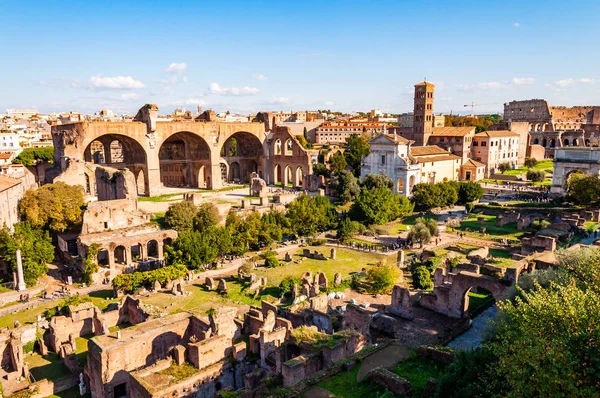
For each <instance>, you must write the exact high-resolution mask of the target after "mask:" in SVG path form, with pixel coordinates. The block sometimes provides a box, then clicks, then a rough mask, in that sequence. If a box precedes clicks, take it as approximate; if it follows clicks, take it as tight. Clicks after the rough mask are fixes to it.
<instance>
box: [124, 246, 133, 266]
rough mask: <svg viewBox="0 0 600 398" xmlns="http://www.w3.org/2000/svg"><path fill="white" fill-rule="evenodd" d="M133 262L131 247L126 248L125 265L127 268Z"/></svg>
mask: <svg viewBox="0 0 600 398" xmlns="http://www.w3.org/2000/svg"><path fill="white" fill-rule="evenodd" d="M131 262H132V259H131V246H128V247H126V248H125V264H126V265H127V266H130V265H131Z"/></svg>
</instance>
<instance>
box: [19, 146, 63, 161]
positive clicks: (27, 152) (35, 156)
mask: <svg viewBox="0 0 600 398" xmlns="http://www.w3.org/2000/svg"><path fill="white" fill-rule="evenodd" d="M53 158H54V148H53V147H49V148H25V149H23V151H21V153H20V154H19V156H17V157H16V158H15V160H13V163H14V164H22V165H23V166H35V165H36V164H37V162H38V161H40V160H41V161H42V162H49V163H52V160H53Z"/></svg>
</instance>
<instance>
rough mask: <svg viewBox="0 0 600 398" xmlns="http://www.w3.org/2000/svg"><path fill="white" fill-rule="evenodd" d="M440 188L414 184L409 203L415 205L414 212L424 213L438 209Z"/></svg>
mask: <svg viewBox="0 0 600 398" xmlns="http://www.w3.org/2000/svg"><path fill="white" fill-rule="evenodd" d="M440 196H441V192H440V187H439V186H438V185H436V184H427V183H420V184H415V186H414V187H413V191H412V197H411V201H412V202H413V203H414V204H415V210H420V211H424V210H425V211H426V210H431V209H434V208H436V207H440Z"/></svg>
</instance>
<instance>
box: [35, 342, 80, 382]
mask: <svg viewBox="0 0 600 398" xmlns="http://www.w3.org/2000/svg"><path fill="white" fill-rule="evenodd" d="M86 350H87V346H86ZM25 363H27V366H29V370H30V371H31V374H32V375H33V377H34V378H35V380H36V381H37V380H42V379H48V380H56V379H59V378H61V377H63V376H66V375H68V374H69V369H68V368H67V367H66V366H65V364H64V363H63V361H62V359H61V358H60V356H59V355H58V354H55V353H52V352H51V353H48V355H46V356H45V357H43V356H41V355H40V354H28V355H26V356H25Z"/></svg>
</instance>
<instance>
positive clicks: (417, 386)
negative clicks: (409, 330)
mask: <svg viewBox="0 0 600 398" xmlns="http://www.w3.org/2000/svg"><path fill="white" fill-rule="evenodd" d="M444 369H445V367H444V366H443V365H441V364H439V363H437V362H434V361H432V360H429V359H425V358H422V357H419V356H416V355H415V356H413V357H411V358H409V359H407V360H406V361H403V362H400V363H399V364H398V366H396V368H395V369H394V373H396V374H397V375H398V376H400V377H403V378H405V379H406V380H408V381H409V382H410V384H411V385H412V387H413V392H412V394H411V395H412V396H413V397H420V396H421V392H422V391H423V387H425V383H426V382H427V380H428V379H429V378H430V377H433V378H434V379H438V378H439V377H440V376H441V375H442V374H443V373H444Z"/></svg>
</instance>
